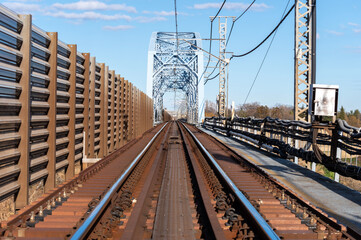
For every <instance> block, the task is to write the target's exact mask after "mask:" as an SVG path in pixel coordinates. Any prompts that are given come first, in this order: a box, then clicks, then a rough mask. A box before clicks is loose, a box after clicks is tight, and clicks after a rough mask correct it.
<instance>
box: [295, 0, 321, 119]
mask: <svg viewBox="0 0 361 240" xmlns="http://www.w3.org/2000/svg"><path fill="white" fill-rule="evenodd" d="M314 83H316V0H295V91H294V94H295V102H294V108H295V109H294V110H295V111H294V118H295V120H296V121H305V122H311V115H310V113H311V111H310V110H311V108H312V104H311V103H310V101H311V99H312V90H311V87H312V84H314Z"/></svg>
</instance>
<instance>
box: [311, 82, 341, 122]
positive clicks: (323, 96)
mask: <svg viewBox="0 0 361 240" xmlns="http://www.w3.org/2000/svg"><path fill="white" fill-rule="evenodd" d="M338 88H339V87H338V85H323V84H313V85H312V89H313V91H312V93H313V94H312V110H313V111H312V112H313V115H314V116H329V117H333V116H336V114H337V100H338Z"/></svg>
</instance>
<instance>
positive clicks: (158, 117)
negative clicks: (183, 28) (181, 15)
mask: <svg viewBox="0 0 361 240" xmlns="http://www.w3.org/2000/svg"><path fill="white" fill-rule="evenodd" d="M178 39H179V41H178V43H179V44H177V37H176V33H174V32H153V34H152V37H151V39H150V44H149V51H148V76H147V94H148V96H152V97H153V101H154V121H155V122H159V121H162V110H163V96H164V93H166V92H168V91H173V90H175V89H177V90H181V91H183V92H184V93H185V95H186V99H187V120H188V122H191V123H197V122H201V120H202V119H203V118H204V92H203V91H204V84H203V78H200V75H201V74H202V72H203V52H202V51H201V50H199V49H197V47H202V42H201V39H200V35H199V33H195V32H179V33H178ZM182 39H184V40H186V41H183V40H182ZM192 44H193V45H192ZM177 45H178V47H177ZM196 46H197V47H196Z"/></svg>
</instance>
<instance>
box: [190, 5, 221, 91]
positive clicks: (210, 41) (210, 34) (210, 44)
mask: <svg viewBox="0 0 361 240" xmlns="http://www.w3.org/2000/svg"><path fill="white" fill-rule="evenodd" d="M226 1H227V0H224V1H223V3H222V5H221V7H220V8H219V9H218V12H217V14H216V16H215V17H214V18H212V19H211V30H210V31H209V32H210V33H209V51H208V52H209V53H210V54H211V53H212V41H213V40H212V38H213V21H214V19H216V17H217V16H218V14H219V13H220V12H221V10H222V8H223V6H224V4H225V3H226ZM210 61H211V56H209V58H208V62H207V66H206V68H205V69H204V71H203V73H202V74H201V76H200V77H199V78H198V81H197V85H196V86H198V84H199V82H200V81H201V79H202V77H203V75H204V73H205V72H206V71H207V69H208V67H209V63H210Z"/></svg>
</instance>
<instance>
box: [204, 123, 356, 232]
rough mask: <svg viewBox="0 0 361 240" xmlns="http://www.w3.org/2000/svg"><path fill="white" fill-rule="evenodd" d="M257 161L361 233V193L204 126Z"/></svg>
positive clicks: (233, 147)
mask: <svg viewBox="0 0 361 240" xmlns="http://www.w3.org/2000/svg"><path fill="white" fill-rule="evenodd" d="M201 130H203V131H204V132H206V133H208V134H210V135H212V136H214V137H216V138H217V139H218V140H220V141H222V142H223V143H225V144H227V145H228V146H230V147H231V148H232V149H233V150H235V151H236V152H238V153H239V154H241V155H242V156H243V157H244V158H246V159H247V160H249V161H250V162H253V163H255V164H256V165H258V166H259V167H261V168H262V169H263V170H265V171H266V172H268V173H269V174H271V175H272V176H273V177H275V178H276V179H277V180H278V181H280V182H281V183H283V184H284V185H286V186H287V187H288V188H290V189H292V190H293V191H294V192H295V193H297V194H298V195H299V196H302V197H303V198H304V199H305V200H307V201H309V202H311V203H312V204H313V205H314V206H317V207H318V208H320V209H322V210H323V211H324V212H326V213H327V214H329V215H330V216H332V217H334V218H335V219H337V220H338V221H339V222H341V223H343V224H344V225H346V226H349V227H351V228H353V229H354V230H355V231H357V232H359V233H361V194H360V193H359V192H357V191H355V190H352V189H350V188H348V187H346V186H344V185H342V184H340V183H337V182H335V181H333V180H331V179H329V178H327V177H324V176H322V175H320V174H318V173H315V172H312V171H311V170H309V169H306V168H303V167H301V166H298V165H297V164H295V163H293V162H291V161H288V160H285V159H282V158H278V157H277V156H275V155H273V154H269V153H267V152H266V151H263V150H260V149H257V148H256V147H253V146H250V145H248V144H246V143H241V142H238V141H236V140H233V139H231V138H228V137H226V136H224V135H221V134H218V133H216V132H212V131H209V130H206V129H204V128H201Z"/></svg>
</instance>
